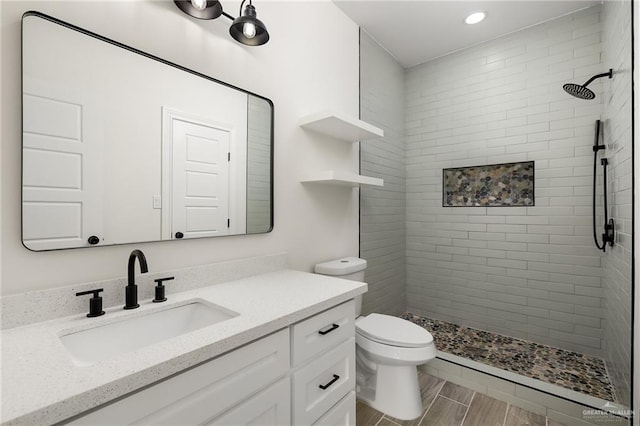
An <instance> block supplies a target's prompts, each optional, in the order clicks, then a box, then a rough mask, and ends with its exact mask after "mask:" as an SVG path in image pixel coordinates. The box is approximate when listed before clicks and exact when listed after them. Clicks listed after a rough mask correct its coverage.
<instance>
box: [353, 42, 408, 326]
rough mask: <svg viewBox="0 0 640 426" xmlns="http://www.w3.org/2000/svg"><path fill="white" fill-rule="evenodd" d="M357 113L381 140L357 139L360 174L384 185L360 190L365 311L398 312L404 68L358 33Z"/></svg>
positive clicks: (402, 281)
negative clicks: (381, 135) (378, 131)
mask: <svg viewBox="0 0 640 426" xmlns="http://www.w3.org/2000/svg"><path fill="white" fill-rule="evenodd" d="M360 88H361V89H360V115H361V119H362V120H364V121H366V122H368V123H371V124H373V125H375V126H377V127H380V128H381V129H383V130H384V138H380V139H376V140H372V141H364V142H361V143H360V169H361V171H360V172H361V174H363V175H366V176H373V177H379V178H383V179H384V187H381V188H380V187H367V186H363V187H362V188H361V189H360V256H361V257H362V258H364V259H367V262H368V268H367V271H366V274H365V281H366V282H367V284H368V285H369V291H368V292H367V293H366V294H365V295H364V298H363V302H362V305H363V306H362V311H363V313H364V314H367V313H370V312H379V313H386V314H395V315H399V314H401V313H403V312H404V311H405V308H406V273H405V271H406V267H405V247H406V238H405V216H406V214H405V202H406V200H405V190H404V188H405V160H404V118H403V110H404V70H403V68H402V67H401V66H400V65H399V64H398V63H397V62H396V61H395V60H394V59H393V57H391V55H389V54H388V53H387V52H386V51H384V50H383V49H382V48H381V47H380V46H379V45H378V44H377V43H376V42H375V41H373V39H371V37H370V36H369V35H368V34H367V33H366V32H364V31H362V30H361V32H360Z"/></svg>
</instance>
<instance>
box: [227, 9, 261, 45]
mask: <svg viewBox="0 0 640 426" xmlns="http://www.w3.org/2000/svg"><path fill="white" fill-rule="evenodd" d="M246 1H247V0H242V3H241V4H240V11H241V12H240V16H239V17H237V18H236V19H235V20H234V21H233V23H232V24H231V28H229V34H231V37H233V38H234V39H235V40H236V41H239V42H240V43H242V44H246V45H247V46H260V45H263V44H265V43H266V42H268V41H269V33H268V32H267V27H265V25H264V24H263V23H262V21H261V20H259V19H258V18H257V14H256V8H255V7H253V4H251V0H249V4H248V5H247V6H246V7H245V8H244V12H242V6H243V5H244V3H245V2H246Z"/></svg>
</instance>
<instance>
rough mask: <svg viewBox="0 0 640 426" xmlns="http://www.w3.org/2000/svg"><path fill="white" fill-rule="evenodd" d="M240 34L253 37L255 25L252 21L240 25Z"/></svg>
mask: <svg viewBox="0 0 640 426" xmlns="http://www.w3.org/2000/svg"><path fill="white" fill-rule="evenodd" d="M242 34H244V36H245V37H246V38H254V37H255V36H256V26H255V24H254V23H253V22H247V23H245V24H244V25H243V26H242Z"/></svg>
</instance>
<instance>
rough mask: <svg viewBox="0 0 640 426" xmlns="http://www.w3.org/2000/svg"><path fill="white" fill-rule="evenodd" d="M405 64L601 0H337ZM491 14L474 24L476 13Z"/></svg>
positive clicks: (448, 51)
mask: <svg viewBox="0 0 640 426" xmlns="http://www.w3.org/2000/svg"><path fill="white" fill-rule="evenodd" d="M333 1H334V3H335V4H336V5H337V6H338V7H339V8H340V9H342V10H343V11H344V12H345V13H346V14H347V16H349V17H350V18H351V19H353V20H354V21H355V22H356V23H357V24H358V25H360V27H362V28H363V29H364V30H365V31H366V32H367V33H369V35H370V36H371V37H373V38H374V39H375V40H376V41H377V42H378V43H379V44H380V45H382V47H384V48H385V49H386V50H387V51H388V52H389V53H391V55H393V56H394V57H395V58H396V60H397V61H398V62H399V63H400V64H401V65H402V66H404V67H405V68H408V67H411V66H413V65H417V64H421V63H423V62H426V61H429V60H431V59H434V58H437V57H439V56H442V55H446V54H448V53H451V52H454V51H456V50H460V49H463V48H465V47H469V46H472V45H474V44H478V43H481V42H483V41H487V40H491V39H494V38H496V37H500V36H502V35H505V34H509V33H511V32H514V31H517V30H520V29H523V28H526V27H529V26H531V25H535V24H538V23H540V22H544V21H548V20H550V19H553V18H556V17H559V16H562V15H565V14H567V13H571V12H574V11H576V10H580V9H584V8H586V7H590V6H594V5H596V4H599V3H601V1H600V0H597V1H591V0H572V1H564V0H547V1H531V0H502V1H481V0H478V1H458V0H412V1H408V0H333ZM478 11H482V12H485V13H486V15H487V17H486V18H485V20H484V21H482V22H480V23H479V24H476V25H467V24H465V23H464V19H465V18H466V17H467V16H468V15H469V14H471V13H473V12H478Z"/></svg>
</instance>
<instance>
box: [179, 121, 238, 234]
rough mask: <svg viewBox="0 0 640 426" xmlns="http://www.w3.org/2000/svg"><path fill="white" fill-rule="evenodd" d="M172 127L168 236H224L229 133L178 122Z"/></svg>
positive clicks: (205, 126)
mask: <svg viewBox="0 0 640 426" xmlns="http://www.w3.org/2000/svg"><path fill="white" fill-rule="evenodd" d="M171 127H172V138H171V140H172V152H173V158H172V162H171V163H172V169H171V178H172V194H171V197H172V199H171V209H172V214H171V235H172V236H173V238H196V237H213V236H220V235H227V234H228V233H229V228H230V216H229V162H230V152H229V141H230V139H231V137H230V133H231V132H230V131H229V130H227V129H220V128H216V127H214V126H207V125H204V124H200V123H194V122H189V121H183V120H179V119H173V121H172V125H171ZM176 235H177V236H176Z"/></svg>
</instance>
